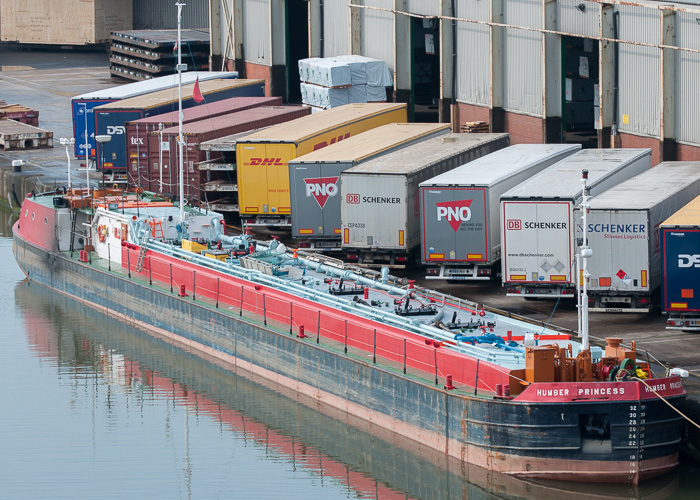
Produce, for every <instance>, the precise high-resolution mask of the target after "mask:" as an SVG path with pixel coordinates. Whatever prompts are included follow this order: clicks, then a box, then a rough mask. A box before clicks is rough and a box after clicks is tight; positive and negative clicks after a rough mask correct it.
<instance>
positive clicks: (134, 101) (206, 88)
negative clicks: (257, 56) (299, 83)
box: [93, 79, 265, 173]
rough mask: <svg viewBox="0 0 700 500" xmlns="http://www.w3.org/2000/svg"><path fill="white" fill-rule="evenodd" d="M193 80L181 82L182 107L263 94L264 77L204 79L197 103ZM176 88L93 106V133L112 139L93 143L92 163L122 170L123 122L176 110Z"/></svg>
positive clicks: (123, 160) (123, 166) (177, 99)
mask: <svg viewBox="0 0 700 500" xmlns="http://www.w3.org/2000/svg"><path fill="white" fill-rule="evenodd" d="M193 89H194V84H188V85H183V86H182V89H181V93H182V109H186V108H190V107H194V106H202V107H205V106H206V105H207V104H209V103H212V102H216V101H221V100H223V99H228V98H230V97H253V96H257V97H263V96H264V95H265V82H264V80H239V79H234V80H207V81H204V82H199V89H200V92H201V94H202V96H203V97H204V101H203V102H201V103H197V101H195V100H194V98H193V95H192V92H193ZM178 94H179V91H178V89H177V88H170V89H164V90H159V91H157V92H152V93H150V94H146V95H141V96H136V97H131V98H129V99H124V100H121V101H118V102H113V103H110V104H104V105H102V106H98V107H97V108H95V109H94V110H93V111H94V114H95V132H96V134H95V135H109V136H111V137H112V140H111V141H109V142H105V143H99V142H98V143H97V157H96V164H97V168H98V169H102V168H105V169H107V170H118V171H119V170H121V171H124V173H126V165H127V155H126V122H130V121H134V120H138V119H140V118H146V117H148V116H154V115H159V114H162V113H169V112H172V111H177V110H178V107H179V97H178Z"/></svg>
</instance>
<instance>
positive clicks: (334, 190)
mask: <svg viewBox="0 0 700 500" xmlns="http://www.w3.org/2000/svg"><path fill="white" fill-rule="evenodd" d="M336 182H338V177H318V178H316V179H304V183H306V196H309V197H311V196H313V198H314V199H315V200H316V203H318V206H320V207H321V208H323V207H324V205H325V204H326V202H327V201H328V198H329V197H330V196H335V195H336V194H338V185H337V184H336Z"/></svg>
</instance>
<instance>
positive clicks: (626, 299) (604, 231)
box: [574, 162, 700, 312]
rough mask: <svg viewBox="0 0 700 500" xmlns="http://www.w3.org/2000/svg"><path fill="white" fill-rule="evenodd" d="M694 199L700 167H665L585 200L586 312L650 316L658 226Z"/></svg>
mask: <svg viewBox="0 0 700 500" xmlns="http://www.w3.org/2000/svg"><path fill="white" fill-rule="evenodd" d="M698 195H700V162H664V163H660V164H659V165H657V166H655V167H654V168H652V169H651V170H648V171H646V172H643V173H641V174H639V175H637V176H635V177H632V178H631V179H629V180H627V181H624V182H622V183H621V184H618V185H617V186H614V187H612V188H610V189H608V190H607V191H604V192H603V193H601V194H599V195H597V196H595V197H593V198H591V199H590V201H589V202H588V204H589V207H590V208H589V210H588V216H587V219H588V220H587V226H588V246H589V247H590V248H591V249H592V251H593V256H592V257H590V258H589V259H588V263H587V271H588V274H590V278H589V281H588V286H587V289H588V297H589V299H588V302H589V306H590V307H589V311H594V312H649V311H650V309H651V306H652V303H653V296H654V295H655V294H656V291H657V290H658V288H659V286H660V283H661V244H660V236H659V225H660V224H661V223H662V222H664V221H665V220H666V219H668V218H669V217H670V216H671V215H673V214H674V213H675V212H677V211H678V210H680V209H681V208H682V207H683V206H684V205H685V204H687V203H690V202H691V201H692V200H693V199H694V198H695V197H696V196H698ZM580 217H581V211H580V208H578V209H575V219H574V220H576V221H580V220H581V219H580ZM576 237H577V239H578V238H582V237H583V234H582V231H581V223H580V222H578V223H577V224H576ZM576 276H577V277H578V279H579V280H580V276H579V275H578V274H576Z"/></svg>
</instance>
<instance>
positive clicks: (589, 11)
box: [557, 0, 598, 38]
mask: <svg viewBox="0 0 700 500" xmlns="http://www.w3.org/2000/svg"><path fill="white" fill-rule="evenodd" d="M557 5H558V7H559V8H558V12H557V17H558V20H559V29H560V30H561V31H565V32H567V33H571V34H575V35H583V36H586V37H589V38H593V37H597V36H598V6H597V5H596V4H593V3H590V2H589V3H583V2H582V1H581V0H559V1H558V2H557ZM578 5H583V6H584V7H585V10H584V11H581V10H579V9H577V8H576V7H577V6H578Z"/></svg>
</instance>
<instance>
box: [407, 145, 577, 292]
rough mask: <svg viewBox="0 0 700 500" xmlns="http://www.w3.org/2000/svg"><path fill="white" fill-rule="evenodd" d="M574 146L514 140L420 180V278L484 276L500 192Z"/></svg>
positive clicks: (495, 255)
mask: <svg viewBox="0 0 700 500" xmlns="http://www.w3.org/2000/svg"><path fill="white" fill-rule="evenodd" d="M462 135H466V136H474V137H480V136H481V135H484V134H462ZM580 149H581V146H580V145H578V144H567V145H564V144H517V145H515V146H510V147H508V148H505V149H501V150H500V151H496V152H495V153H491V154H489V155H486V156H483V157H481V158H477V159H475V160H474V161H471V162H469V163H466V162H465V164H463V165H461V164H460V165H459V166H457V168H455V169H452V170H449V171H447V172H445V173H443V174H441V175H438V176H436V177H433V178H432V179H428V180H425V181H423V182H421V184H420V192H419V196H420V212H421V231H420V232H421V246H422V248H421V260H422V262H423V263H424V264H426V266H427V269H426V275H427V276H426V277H427V278H428V279H448V280H488V279H490V278H491V276H492V271H493V266H494V264H495V263H496V262H498V260H499V259H500V258H501V228H500V222H499V221H500V217H499V212H500V203H501V195H502V194H503V193H504V192H506V191H508V190H509V189H511V188H513V187H514V186H516V185H518V184H520V183H521V182H523V181H525V180H526V179H528V178H530V177H532V176H533V175H535V174H537V173H538V172H541V171H542V170H544V169H545V168H547V167H549V166H551V165H553V164H555V163H556V162H558V161H560V160H562V159H564V158H566V157H567V156H569V155H572V154H574V153H576V152H577V151H580Z"/></svg>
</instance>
